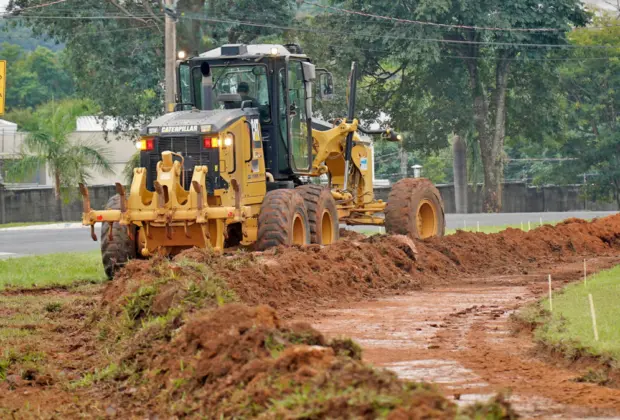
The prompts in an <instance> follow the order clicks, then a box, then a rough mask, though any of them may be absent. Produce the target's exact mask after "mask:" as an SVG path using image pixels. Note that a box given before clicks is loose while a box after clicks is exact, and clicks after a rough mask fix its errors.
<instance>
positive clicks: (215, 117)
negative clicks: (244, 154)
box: [140, 109, 258, 136]
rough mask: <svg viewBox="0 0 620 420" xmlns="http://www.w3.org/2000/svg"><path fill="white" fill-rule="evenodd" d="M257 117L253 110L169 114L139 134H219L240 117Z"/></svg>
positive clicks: (255, 111)
mask: <svg viewBox="0 0 620 420" xmlns="http://www.w3.org/2000/svg"><path fill="white" fill-rule="evenodd" d="M257 115H258V111H257V110H255V109H243V110H242V109H216V110H212V111H200V110H192V111H178V112H171V113H169V114H166V115H163V116H161V117H159V118H157V119H155V120H153V121H152V122H151V123H150V124H149V125H148V126H146V127H144V128H143V129H142V131H141V133H140V134H142V135H160V136H166V135H177V134H179V133H219V132H221V131H222V130H225V129H226V128H227V127H228V126H230V125H231V124H232V123H234V122H235V121H237V120H239V119H240V118H241V117H250V116H257Z"/></svg>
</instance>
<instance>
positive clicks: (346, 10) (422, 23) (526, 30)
mask: <svg viewBox="0 0 620 420" xmlns="http://www.w3.org/2000/svg"><path fill="white" fill-rule="evenodd" d="M302 2H303V3H306V4H309V5H311V6H314V7H318V8H321V9H327V10H334V11H337V12H340V13H346V14H351V15H358V16H365V17H371V18H374V19H382V20H389V21H392V22H398V23H408V24H415V25H422V26H434V27H441V28H450V29H471V30H485V31H504V32H564V31H565V30H564V29H561V28H499V27H486V26H470V25H452V24H447V23H436V22H428V21H421V20H411V19H402V18H395V17H392V16H382V15H376V14H372V13H366V12H361V11H358V10H349V9H344V8H340V7H336V6H329V5H323V4H319V3H315V2H312V1H307V0H302ZM616 26H617V25H613V26H612V27H616ZM586 28H588V27H586ZM603 28H605V27H603ZM588 29H600V28H596V27H589V28H588Z"/></svg>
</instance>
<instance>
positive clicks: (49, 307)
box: [44, 302, 62, 312]
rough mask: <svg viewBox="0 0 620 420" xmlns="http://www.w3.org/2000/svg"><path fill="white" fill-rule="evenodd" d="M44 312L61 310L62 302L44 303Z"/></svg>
mask: <svg viewBox="0 0 620 420" xmlns="http://www.w3.org/2000/svg"><path fill="white" fill-rule="evenodd" d="M44 309H45V311H46V312H60V311H61V310H62V303H60V302H49V303H47V304H46V305H45V308H44Z"/></svg>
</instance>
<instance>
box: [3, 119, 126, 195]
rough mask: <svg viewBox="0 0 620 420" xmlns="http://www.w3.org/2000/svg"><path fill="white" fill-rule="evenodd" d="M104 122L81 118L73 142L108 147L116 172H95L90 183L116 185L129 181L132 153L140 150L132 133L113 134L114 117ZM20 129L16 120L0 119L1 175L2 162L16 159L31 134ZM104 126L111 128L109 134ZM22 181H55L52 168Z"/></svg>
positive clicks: (51, 183) (44, 183) (114, 126)
mask: <svg viewBox="0 0 620 420" xmlns="http://www.w3.org/2000/svg"><path fill="white" fill-rule="evenodd" d="M104 124H105V127H104ZM104 124H102V122H101V121H100V120H98V119H97V118H95V117H79V118H78V120H77V128H76V130H75V132H73V133H72V134H71V135H70V139H71V141H74V142H86V143H90V142H92V143H95V144H97V145H99V146H101V147H104V148H105V149H107V155H108V158H109V160H110V161H111V162H112V170H113V171H114V173H113V174H107V175H102V174H100V173H98V172H95V171H92V173H91V176H92V179H91V180H90V181H89V184H90V185H113V184H114V183H115V182H117V181H118V182H125V180H124V179H123V169H124V168H125V165H126V164H127V162H128V161H129V160H130V158H131V156H132V155H133V154H134V153H135V152H136V148H135V146H134V142H133V141H132V140H131V139H130V138H129V136H127V135H124V134H113V131H114V129H115V128H116V122H115V121H114V120H113V119H107V120H105V123H104ZM17 128H18V127H17V124H15V123H12V122H9V121H5V120H0V177H3V175H4V172H3V171H2V162H3V161H5V160H7V159H14V158H16V157H17V156H18V155H19V153H20V151H21V148H22V144H23V142H24V139H25V138H26V136H27V133H24V132H20V131H17ZM104 128H105V130H106V131H108V135H107V137H106V135H105V131H104ZM21 184H24V186H26V185H28V186H34V185H46V186H53V184H54V180H53V178H52V177H51V176H49V171H47V170H44V169H43V168H41V170H40V171H38V173H37V174H35V175H34V176H33V177H32V178H31V179H29V180H27V181H26V182H24V183H20V185H21Z"/></svg>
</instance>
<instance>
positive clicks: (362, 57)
mask: <svg viewBox="0 0 620 420" xmlns="http://www.w3.org/2000/svg"><path fill="white" fill-rule="evenodd" d="M331 3H332V4H336V5H337V6H338V7H343V8H346V9H351V10H364V12H367V13H373V14H377V15H382V16H394V17H405V18H407V19H416V20H420V21H428V22H437V23H441V24H446V25H469V26H478V27H480V28H482V27H486V28H488V27H502V28H534V27H552V28H557V29H558V31H547V32H540V31H492V30H486V29H480V28H479V29H472V28H463V27H459V26H455V27H445V26H444V27H438V26H426V25H412V24H404V23H397V22H390V21H386V20H382V19H373V18H370V17H366V16H361V15H358V14H345V13H338V12H334V13H330V14H324V15H320V16H316V17H314V18H313V23H314V27H316V26H320V27H321V28H323V29H324V30H325V31H326V32H327V33H326V34H325V36H323V37H322V42H319V41H318V40H317V41H315V44H318V45H320V48H322V49H323V50H328V51H329V53H330V55H332V56H333V57H335V59H336V61H337V65H338V66H339V67H340V68H346V66H347V65H348V63H350V62H351V61H353V60H355V61H358V62H359V64H360V68H361V70H362V75H361V77H360V79H361V82H362V83H361V92H360V93H361V97H360V115H361V116H362V118H367V119H371V120H377V119H380V117H382V114H381V113H382V112H383V113H384V114H383V119H385V116H386V115H387V116H389V121H388V122H389V124H390V125H392V126H393V127H395V128H396V129H399V130H401V131H407V132H410V133H411V138H412V139H413V144H411V145H410V146H406V147H407V148H408V149H409V150H425V151H428V150H431V151H433V150H434V151H437V150H441V149H443V148H445V147H447V145H448V136H449V135H450V134H451V133H457V134H459V135H461V136H463V137H465V138H468V139H472V140H474V142H475V143H478V145H479V149H478V151H479V153H480V157H481V159H480V162H481V164H482V168H483V170H484V175H485V176H484V180H485V185H486V186H485V197H486V199H485V203H486V204H485V205H486V206H487V209H488V210H497V209H498V205H499V203H498V202H497V197H498V194H497V193H498V191H499V190H498V189H499V184H500V182H501V178H502V172H503V164H502V163H503V147H504V139H505V137H506V135H507V134H508V135H512V136H514V137H517V136H520V135H524V133H525V132H526V130H527V129H530V127H531V126H532V124H531V123H530V122H529V120H528V119H527V118H531V119H539V118H538V115H537V114H536V113H534V112H539V111H540V110H541V109H544V105H545V104H546V105H549V103H550V101H553V100H554V99H555V98H554V97H553V96H551V95H542V96H541V97H539V96H538V95H537V92H536V90H535V89H540V87H541V84H540V83H535V81H536V80H537V78H538V77H539V74H538V73H539V72H537V71H536V69H537V67H536V63H537V61H534V60H538V59H545V58H547V57H549V55H550V54H551V51H552V49H551V48H549V47H546V45H561V44H566V43H567V42H568V41H567V38H566V34H567V33H568V32H569V31H570V30H571V26H581V25H584V24H586V23H587V22H588V18H589V16H588V14H587V13H586V12H585V11H584V9H583V5H582V4H581V3H580V2H579V1H578V0H554V1H550V2H545V3H544V4H537V5H533V4H532V3H531V2H530V1H529V0H519V1H513V2H505V1H500V0H486V1H483V2H480V1H477V0H476V1H474V0H450V1H448V0H445V1H435V0H422V1H416V2H408V1H406V2H376V1H369V0H347V1H342V2H335V1H332V2H331ZM339 27H346V28H347V31H346V33H345V32H343V33H342V34H341V35H340V34H339V37H338V43H339V47H338V48H335V47H334V48H331V49H330V48H329V47H328V48H325V47H324V46H325V45H330V42H332V41H331V40H330V38H333V35H332V34H330V33H329V31H332V30H333V29H334V28H339ZM312 36H313V37H317V38H321V36H320V35H318V36H317V35H316V34H313V35H312ZM438 40H439V41H438ZM518 44H538V45H540V48H527V47H523V46H522V45H518ZM324 54H325V53H324ZM522 63H524V64H522ZM530 63H531V65H529V66H528V64H530ZM550 80H552V79H547V80H545V82H549V81H550ZM532 82H534V83H532ZM543 99H544V100H543ZM532 104H536V107H534V106H532ZM512 113H516V114H520V115H519V116H520V118H521V119H520V124H508V123H507V122H506V120H507V121H512V119H511V116H512ZM504 117H505V118H504ZM526 117H527V118H526ZM384 123H385V121H384ZM508 128H512V129H513V130H514V131H513V132H512V133H507V132H506V130H507V129H508ZM550 131H551V130H550V129H547V132H550ZM530 132H531V131H530ZM472 134H473V135H472ZM474 142H472V143H474ZM487 201H488V202H487Z"/></svg>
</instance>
